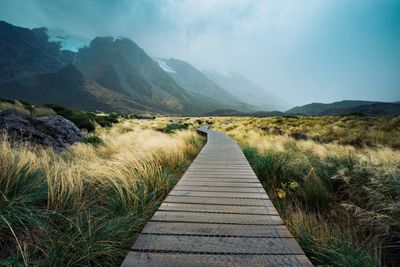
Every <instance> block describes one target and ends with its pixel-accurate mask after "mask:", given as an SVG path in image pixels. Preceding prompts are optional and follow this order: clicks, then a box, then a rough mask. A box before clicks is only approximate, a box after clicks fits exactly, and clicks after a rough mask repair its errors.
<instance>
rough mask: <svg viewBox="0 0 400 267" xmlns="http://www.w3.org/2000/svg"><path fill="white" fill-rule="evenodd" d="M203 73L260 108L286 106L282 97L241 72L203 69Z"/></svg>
mask: <svg viewBox="0 0 400 267" xmlns="http://www.w3.org/2000/svg"><path fill="white" fill-rule="evenodd" d="M203 74H204V75H205V76H206V77H207V78H209V79H210V80H211V81H213V82H214V83H216V84H217V85H219V86H220V87H222V88H224V89H225V90H227V91H228V92H230V93H231V94H232V95H234V96H236V97H237V98H239V99H240V100H242V101H243V102H246V103H249V104H251V105H253V106H255V107H256V108H257V109H259V110H276V109H282V107H284V106H285V103H284V102H283V101H282V100H281V99H279V98H278V97H276V96H274V95H273V94H271V93H269V92H267V91H266V90H264V89H263V88H261V87H259V86H257V85H256V84H254V83H252V82H251V81H249V80H247V79H246V78H245V77H243V76H242V75H240V74H239V73H235V72H231V73H229V74H228V75H223V74H220V73H218V72H214V71H203Z"/></svg>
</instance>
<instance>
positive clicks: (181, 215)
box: [150, 211, 283, 225]
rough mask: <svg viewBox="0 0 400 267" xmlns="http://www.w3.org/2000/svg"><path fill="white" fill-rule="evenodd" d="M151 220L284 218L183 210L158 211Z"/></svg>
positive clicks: (272, 220) (245, 221)
mask: <svg viewBox="0 0 400 267" xmlns="http://www.w3.org/2000/svg"><path fill="white" fill-rule="evenodd" d="M150 221H160V222H161V221H162V222H196V223H222V224H243V225H244V224H253V225H254V224H261V225H282V224H283V221H282V219H281V218H280V217H279V216H277V215H265V214H263V215H253V214H225V213H213V214H210V213H206V212H183V211H156V213H154V215H153V217H152V218H151V219H150Z"/></svg>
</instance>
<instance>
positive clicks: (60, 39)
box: [46, 29, 90, 52]
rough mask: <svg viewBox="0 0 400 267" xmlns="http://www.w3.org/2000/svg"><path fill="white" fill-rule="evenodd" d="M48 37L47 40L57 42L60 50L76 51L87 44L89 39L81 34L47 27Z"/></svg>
mask: <svg viewBox="0 0 400 267" xmlns="http://www.w3.org/2000/svg"><path fill="white" fill-rule="evenodd" d="M46 34H47V36H48V37H49V42H52V43H59V44H60V46H61V50H70V51H73V52H78V51H79V49H81V48H83V47H85V46H88V45H89V44H90V40H89V39H86V38H84V37H81V36H77V35H73V34H69V33H66V32H65V31H63V30H59V29H48V30H47V31H46Z"/></svg>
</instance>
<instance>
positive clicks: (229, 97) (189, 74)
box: [155, 58, 256, 111]
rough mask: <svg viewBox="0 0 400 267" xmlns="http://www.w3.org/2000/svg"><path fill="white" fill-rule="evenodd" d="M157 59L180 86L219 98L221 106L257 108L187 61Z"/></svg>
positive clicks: (246, 108)
mask: <svg viewBox="0 0 400 267" xmlns="http://www.w3.org/2000/svg"><path fill="white" fill-rule="evenodd" d="M155 60H156V61H157V62H158V63H159V65H160V67H161V68H163V69H164V70H165V72H166V73H168V75H169V76H171V77H172V78H173V79H174V81H175V82H176V83H178V84H179V85H180V86H182V87H183V88H185V89H186V90H189V91H191V92H194V93H198V94H201V95H204V96H207V97H210V98H212V99H215V100H218V102H220V103H221V106H220V108H221V107H224V108H226V109H238V110H240V111H249V110H254V109H255V108H256V107H254V106H251V105H249V104H246V103H245V102H244V101H242V100H240V99H239V97H237V96H235V95H233V94H232V93H231V92H230V91H228V90H226V89H224V88H222V87H220V86H219V85H217V84H215V83H214V82H213V81H211V80H210V79H209V78H207V77H206V76H205V75H204V74H203V73H202V72H201V71H199V70H197V69H196V68H194V67H193V66H192V65H190V64H189V63H187V62H185V61H182V60H178V59H173V58H170V59H155Z"/></svg>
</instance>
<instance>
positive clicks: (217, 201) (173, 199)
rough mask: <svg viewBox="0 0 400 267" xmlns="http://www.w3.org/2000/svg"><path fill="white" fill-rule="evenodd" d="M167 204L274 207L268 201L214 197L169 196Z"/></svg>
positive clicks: (166, 200)
mask: <svg viewBox="0 0 400 267" xmlns="http://www.w3.org/2000/svg"><path fill="white" fill-rule="evenodd" d="M164 202H165V203H198V204H214V205H238V206H266V207H272V206H273V205H272V202H271V201H270V200H267V199H242V198H213V197H182V196H168V197H167V198H166V199H165V200H164Z"/></svg>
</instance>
